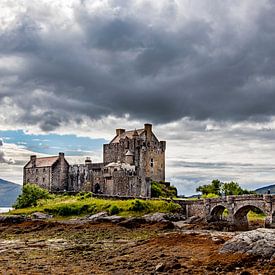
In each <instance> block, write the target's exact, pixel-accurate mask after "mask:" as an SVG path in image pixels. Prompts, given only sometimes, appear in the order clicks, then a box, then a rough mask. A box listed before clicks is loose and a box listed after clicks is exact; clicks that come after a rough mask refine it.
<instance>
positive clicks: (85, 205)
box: [9, 195, 180, 217]
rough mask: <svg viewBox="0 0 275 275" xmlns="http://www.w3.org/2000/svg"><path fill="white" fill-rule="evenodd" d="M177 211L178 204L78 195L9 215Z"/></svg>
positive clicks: (44, 201) (58, 198) (122, 214)
mask: <svg viewBox="0 0 275 275" xmlns="http://www.w3.org/2000/svg"><path fill="white" fill-rule="evenodd" d="M179 209H180V206H179V205H178V204H176V203H173V202H170V201H164V200H138V199H133V200H109V199H98V198H92V197H89V196H87V195H78V196H55V197H54V198H51V199H43V200H39V201H38V204H37V206H33V207H28V208H21V209H15V210H12V211H10V212H9V214H15V215H29V214H32V213H34V212H42V213H47V214H51V215H53V216H55V217H68V216H83V215H87V214H95V213H98V212H101V211H107V212H108V213H109V214H110V215H113V214H117V215H120V216H141V215H144V214H148V213H154V212H176V211H178V210H179Z"/></svg>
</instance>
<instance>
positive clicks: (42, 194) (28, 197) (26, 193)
mask: <svg viewBox="0 0 275 275" xmlns="http://www.w3.org/2000/svg"><path fill="white" fill-rule="evenodd" d="M47 198H50V194H49V192H48V191H47V190H45V189H43V188H40V187H39V186H37V185H36V184H30V183H28V184H26V185H24V186H23V190H22V194H21V195H19V196H18V198H17V199H16V202H15V204H14V205H13V207H14V208H15V209H18V208H25V207H30V206H36V205H37V201H38V200H39V199H47Z"/></svg>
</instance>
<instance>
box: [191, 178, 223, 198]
mask: <svg viewBox="0 0 275 275" xmlns="http://www.w3.org/2000/svg"><path fill="white" fill-rule="evenodd" d="M222 184H223V183H222V182H221V181H219V180H212V182H211V184H206V185H202V186H199V187H198V188H197V189H196V191H197V192H201V193H202V194H203V195H208V194H215V195H218V196H220V195H221V186H222Z"/></svg>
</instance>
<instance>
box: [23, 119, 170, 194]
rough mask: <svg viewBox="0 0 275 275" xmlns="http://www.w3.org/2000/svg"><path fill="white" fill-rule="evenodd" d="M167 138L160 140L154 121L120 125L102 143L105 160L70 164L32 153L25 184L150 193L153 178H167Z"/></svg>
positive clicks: (54, 189)
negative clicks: (129, 126) (132, 127)
mask: <svg viewBox="0 0 275 275" xmlns="http://www.w3.org/2000/svg"><path fill="white" fill-rule="evenodd" d="M165 149H166V142H165V141H159V140H158V139H157V137H156V136H155V135H154V133H153V131H152V125H151V124H145V125H144V128H143V129H137V130H131V131H126V130H125V129H117V130H116V135H115V137H114V138H113V139H112V141H111V142H110V143H109V144H104V145H103V162H102V163H93V162H92V161H91V160H90V159H89V158H87V159H86V161H85V163H84V164H77V165H69V163H68V162H67V161H66V159H65V156H64V154H63V153H59V156H55V157H45V158H37V157H36V156H31V158H30V161H29V162H28V163H27V164H26V165H25V167H24V184H26V183H35V184H37V185H39V186H41V187H43V188H45V189H48V190H49V191H50V192H79V191H91V192H93V193H95V194H104V195H110V196H129V197H150V196H151V181H164V180H165Z"/></svg>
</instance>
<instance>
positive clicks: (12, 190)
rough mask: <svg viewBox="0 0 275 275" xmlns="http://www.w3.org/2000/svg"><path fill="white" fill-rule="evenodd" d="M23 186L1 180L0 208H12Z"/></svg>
mask: <svg viewBox="0 0 275 275" xmlns="http://www.w3.org/2000/svg"><path fill="white" fill-rule="evenodd" d="M21 189H22V186H21V185H19V184H16V183H13V182H10V181H6V180H3V179H0V206H2V207H10V206H12V204H13V203H14V202H15V200H16V198H17V197H18V195H19V194H20V193H21Z"/></svg>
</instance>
